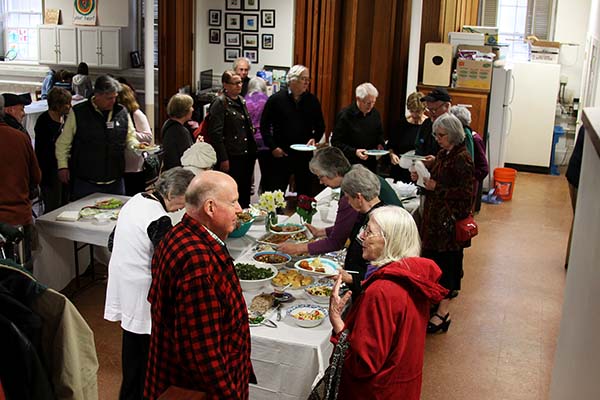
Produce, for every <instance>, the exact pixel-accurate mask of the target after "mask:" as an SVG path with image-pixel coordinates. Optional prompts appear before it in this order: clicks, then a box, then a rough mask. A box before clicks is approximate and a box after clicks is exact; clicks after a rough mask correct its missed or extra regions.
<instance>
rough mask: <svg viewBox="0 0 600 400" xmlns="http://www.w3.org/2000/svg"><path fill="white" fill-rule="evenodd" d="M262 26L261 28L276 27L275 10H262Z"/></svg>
mask: <svg viewBox="0 0 600 400" xmlns="http://www.w3.org/2000/svg"><path fill="white" fill-rule="evenodd" d="M260 26H261V28H275V10H261V12H260Z"/></svg>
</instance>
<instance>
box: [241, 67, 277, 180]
mask: <svg viewBox="0 0 600 400" xmlns="http://www.w3.org/2000/svg"><path fill="white" fill-rule="evenodd" d="M245 98H246V107H247V108H248V114H250V119H251V120H252V125H254V141H255V142H256V147H257V150H258V165H259V166H260V176H261V184H260V188H261V190H262V191H264V188H263V186H264V185H263V184H262V181H265V180H266V177H267V176H268V175H269V174H271V173H272V166H271V159H272V157H271V151H270V150H269V147H268V146H267V145H266V144H265V141H264V140H263V137H262V133H261V130H260V118H261V117H262V113H263V110H264V109H265V104H266V103H267V100H268V99H269V96H267V83H266V82H265V80H264V79H262V78H260V77H258V76H255V77H254V78H252V79H250V83H249V84H248V94H247V95H246V96H245Z"/></svg>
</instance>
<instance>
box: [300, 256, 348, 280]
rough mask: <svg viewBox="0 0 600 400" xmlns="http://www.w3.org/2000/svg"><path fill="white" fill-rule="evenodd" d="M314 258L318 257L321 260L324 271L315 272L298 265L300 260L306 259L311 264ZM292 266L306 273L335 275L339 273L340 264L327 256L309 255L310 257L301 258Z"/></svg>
mask: <svg viewBox="0 0 600 400" xmlns="http://www.w3.org/2000/svg"><path fill="white" fill-rule="evenodd" d="M316 258H319V259H320V260H321V264H322V266H323V268H325V272H316V271H311V270H308V269H304V268H302V267H300V263H301V262H302V261H308V263H309V264H311V263H312V262H313V261H314V260H315V259H316ZM311 266H312V265H311ZM294 268H296V269H297V270H298V271H300V272H302V273H305V274H308V275H315V276H332V275H337V274H338V273H339V268H340V264H338V263H336V262H335V261H333V260H330V259H328V258H323V257H310V258H303V259H302V260H298V261H296V263H295V264H294Z"/></svg>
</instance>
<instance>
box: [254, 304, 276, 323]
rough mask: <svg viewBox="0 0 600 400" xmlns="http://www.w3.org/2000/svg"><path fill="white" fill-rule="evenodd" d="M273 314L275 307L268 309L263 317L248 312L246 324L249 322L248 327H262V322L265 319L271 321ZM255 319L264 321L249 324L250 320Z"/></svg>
mask: <svg viewBox="0 0 600 400" xmlns="http://www.w3.org/2000/svg"><path fill="white" fill-rule="evenodd" d="M274 313H275V307H271V308H269V309H268V310H267V312H266V313H264V314H263V315H260V314H258V313H255V312H253V311H250V310H248V322H249V325H250V327H255V326H262V325H263V324H262V321H264V320H266V319H271V317H272V316H273V314H274ZM257 317H263V318H264V319H263V320H261V321H260V322H258V323H250V319H251V318H257Z"/></svg>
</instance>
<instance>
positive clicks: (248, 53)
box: [242, 49, 258, 64]
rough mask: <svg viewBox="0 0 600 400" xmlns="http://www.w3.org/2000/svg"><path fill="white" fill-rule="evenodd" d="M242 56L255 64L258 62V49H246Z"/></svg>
mask: <svg viewBox="0 0 600 400" xmlns="http://www.w3.org/2000/svg"><path fill="white" fill-rule="evenodd" d="M242 55H243V56H244V57H246V58H247V59H248V60H250V61H251V62H252V63H254V64H256V63H257V62H258V49H244V50H243V51H242Z"/></svg>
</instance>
